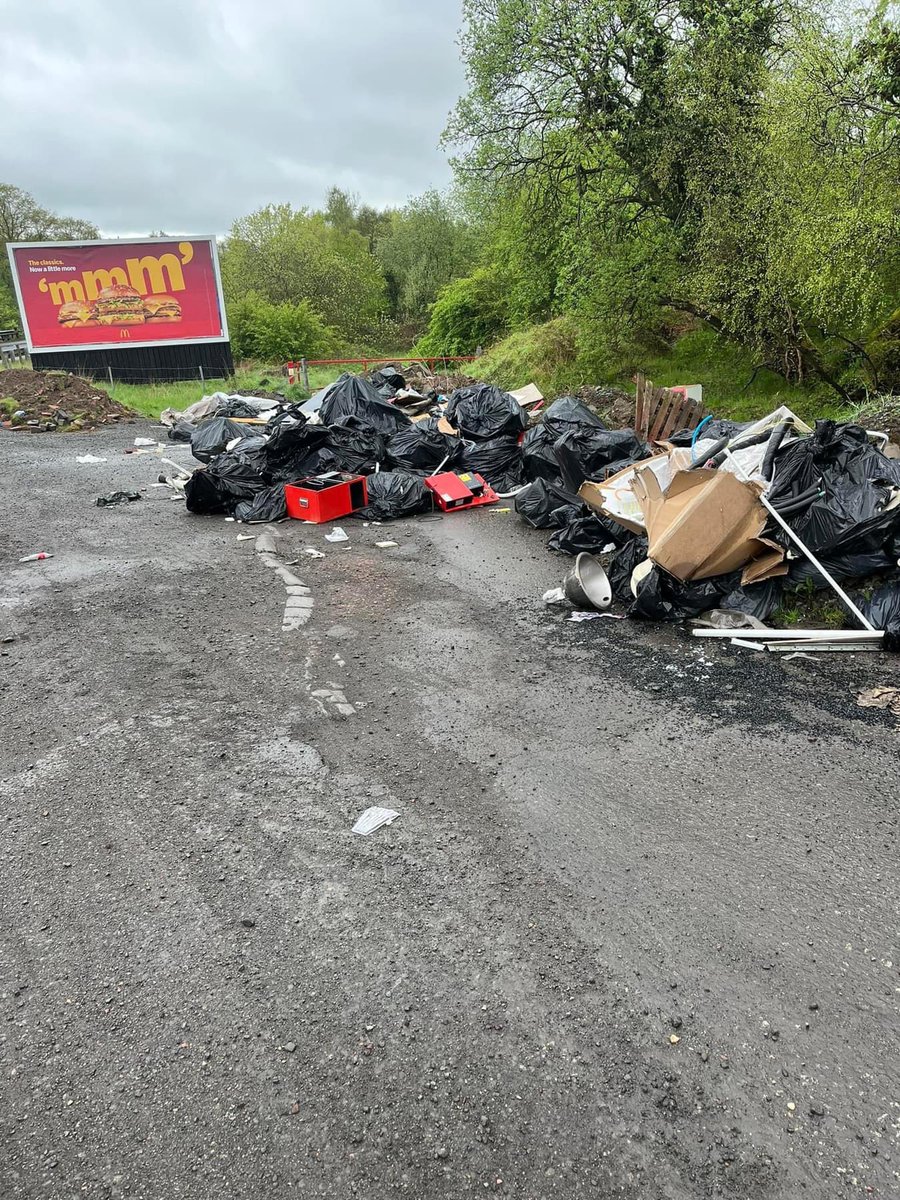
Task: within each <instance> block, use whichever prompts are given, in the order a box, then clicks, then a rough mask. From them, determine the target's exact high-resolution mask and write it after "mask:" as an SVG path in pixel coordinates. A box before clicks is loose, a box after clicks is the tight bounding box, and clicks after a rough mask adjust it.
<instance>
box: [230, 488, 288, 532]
mask: <svg viewBox="0 0 900 1200" xmlns="http://www.w3.org/2000/svg"><path fill="white" fill-rule="evenodd" d="M234 515H235V518H236V519H237V520H238V521H245V522H247V524H250V525H255V524H258V523H259V522H260V521H283V520H284V518H285V517H286V516H287V501H286V500H285V496H284V484H283V483H273V484H272V486H271V487H267V488H263V490H262V491H261V492H257V493H256V495H255V496H254V497H253V499H252V500H241V502H240V503H239V504H238V505H237V507H236V508H235V510H234Z"/></svg>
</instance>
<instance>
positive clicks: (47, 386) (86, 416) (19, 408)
mask: <svg viewBox="0 0 900 1200" xmlns="http://www.w3.org/2000/svg"><path fill="white" fill-rule="evenodd" d="M128 419H131V420H134V419H135V414H134V413H133V412H131V411H130V410H129V409H127V408H125V407H124V406H123V405H121V404H119V403H118V402H117V401H116V400H113V399H112V398H111V397H110V395H109V394H108V393H107V392H104V391H103V389H102V388H96V387H94V386H93V385H92V384H90V383H88V381H87V380H86V379H82V378H81V377H80V376H78V375H64V374H62V373H61V372H57V371H28V370H21V369H18V368H13V369H9V370H4V371H0V428H3V429H27V430H30V431H31V432H32V433H34V432H41V433H54V432H57V431H59V432H68V431H70V430H71V431H76V430H80V429H96V428H97V427H98V426H100V425H108V424H110V423H111V422H114V421H123V420H128Z"/></svg>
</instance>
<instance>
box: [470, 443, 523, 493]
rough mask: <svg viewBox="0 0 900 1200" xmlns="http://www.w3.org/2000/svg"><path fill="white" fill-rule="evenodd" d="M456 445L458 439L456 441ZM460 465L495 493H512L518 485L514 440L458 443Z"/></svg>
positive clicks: (519, 450)
mask: <svg viewBox="0 0 900 1200" xmlns="http://www.w3.org/2000/svg"><path fill="white" fill-rule="evenodd" d="M455 440H456V441H460V440H461V439H460V438H456V439H455ZM462 448H463V454H462V465H463V467H464V468H465V470H467V471H475V473H476V474H478V475H480V476H481V478H482V479H484V480H486V481H487V482H488V483H489V484H490V485H491V487H492V488H493V489H494V491H495V492H512V491H515V489H516V488H517V487H519V485H520V484H521V482H522V447H521V446H520V445H519V442H518V439H517V438H514V437H498V438H491V440H490V441H488V442H470V441H463V443H462Z"/></svg>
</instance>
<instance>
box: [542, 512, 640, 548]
mask: <svg viewBox="0 0 900 1200" xmlns="http://www.w3.org/2000/svg"><path fill="white" fill-rule="evenodd" d="M633 536H634V535H633V534H632V533H629V531H628V530H627V529H623V528H622V526H621V525H616V523H615V522H614V521H610V520H609V519H608V518H607V517H603V516H601V515H600V514H599V513H588V514H587V515H586V516H578V517H575V518H574V520H571V521H569V522H568V524H566V525H564V526H563V528H562V529H558V530H557V531H556V533H554V534H553V535H552V536H551V538H550V541H549V542H548V543H547V545H548V546H549V548H550V549H551V550H559V551H561V552H562V553H563V554H581V553H582V551H584V552H585V553H587V554H599V553H600V551H601V550H603V548H604V547H605V546H608V545H610V543H612V545H613V546H621V545H622V544H623V542H625V541H627V540H628V539H629V538H631V537H633Z"/></svg>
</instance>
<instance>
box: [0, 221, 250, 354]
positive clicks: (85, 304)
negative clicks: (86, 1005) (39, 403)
mask: <svg viewBox="0 0 900 1200" xmlns="http://www.w3.org/2000/svg"><path fill="white" fill-rule="evenodd" d="M7 249H8V251H9V260H10V263H11V265H12V272H13V280H14V282H15V288H16V296H17V298H18V301H19V311H20V312H21V314H22V327H23V331H24V333H25V338H26V341H27V342H28V349H29V351H35V350H36V351H42V350H44V351H48V350H68V349H78V350H107V349H110V348H112V347H116V348H117V349H125V348H127V347H128V346H146V345H156V346H171V345H175V344H177V343H179V342H225V341H227V340H228V325H227V322H226V319H225V304H224V301H223V299H222V281H221V278H220V276H219V259H218V255H217V254H216V240H215V238H214V237H202V238H189V239H188V238H185V239H181V238H142V239H139V240H136V241H119V240H116V241H99V242H59V243H58V242H11V243H10V244H9V246H8V247H7Z"/></svg>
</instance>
